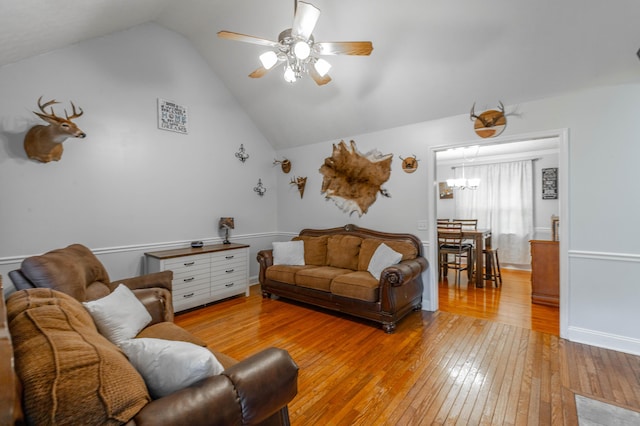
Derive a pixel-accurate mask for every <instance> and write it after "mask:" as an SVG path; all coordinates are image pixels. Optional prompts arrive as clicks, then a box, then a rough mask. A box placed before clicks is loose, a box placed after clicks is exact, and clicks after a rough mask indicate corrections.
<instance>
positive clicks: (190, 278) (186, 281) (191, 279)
mask: <svg viewBox="0 0 640 426" xmlns="http://www.w3.org/2000/svg"><path fill="white" fill-rule="evenodd" d="M193 280H195V278H194V277H189V278H185V279H184V280H182V281H184V282H185V283H188V282H190V281H193Z"/></svg>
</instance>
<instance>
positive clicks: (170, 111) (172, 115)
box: [158, 98, 189, 135]
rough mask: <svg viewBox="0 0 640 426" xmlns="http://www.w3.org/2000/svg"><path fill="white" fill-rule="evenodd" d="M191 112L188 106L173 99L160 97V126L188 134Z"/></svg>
mask: <svg viewBox="0 0 640 426" xmlns="http://www.w3.org/2000/svg"><path fill="white" fill-rule="evenodd" d="M188 124H189V114H188V111H187V107H185V106H183V105H179V104H177V103H175V102H173V101H169V100H166V99H162V98H158V128H159V129H161V130H168V131H170V132H176V133H182V134H185V135H186V134H188V133H189V128H188Z"/></svg>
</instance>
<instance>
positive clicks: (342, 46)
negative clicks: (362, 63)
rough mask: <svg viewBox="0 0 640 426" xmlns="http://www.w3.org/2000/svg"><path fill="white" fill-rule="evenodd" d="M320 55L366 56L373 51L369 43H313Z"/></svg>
mask: <svg viewBox="0 0 640 426" xmlns="http://www.w3.org/2000/svg"><path fill="white" fill-rule="evenodd" d="M314 47H317V48H318V53H319V54H320V55H363V56H367V55H370V54H371V51H373V44H372V43H371V42H370V41H326V42H319V43H314Z"/></svg>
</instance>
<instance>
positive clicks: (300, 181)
mask: <svg viewBox="0 0 640 426" xmlns="http://www.w3.org/2000/svg"><path fill="white" fill-rule="evenodd" d="M289 184H290V185H295V186H297V187H298V192H300V198H302V196H303V195H304V187H305V186H307V177H306V176H305V177H302V176H298V177H295V176H294V177H293V178H292V179H291V182H289Z"/></svg>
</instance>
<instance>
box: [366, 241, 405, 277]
mask: <svg viewBox="0 0 640 426" xmlns="http://www.w3.org/2000/svg"><path fill="white" fill-rule="evenodd" d="M382 243H385V244H386V245H387V246H389V248H391V249H393V250H394V251H397V252H398V253H402V260H411V259H415V258H416V257H418V249H417V248H416V246H414V245H413V244H411V243H409V242H406V241H393V240H379V239H376V238H365V239H364V240H363V241H362V245H361V246H360V258H359V260H358V271H366V270H367V269H368V268H369V263H370V262H371V257H372V256H373V253H375V251H376V250H377V249H378V246H379V245H380V244H382Z"/></svg>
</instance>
